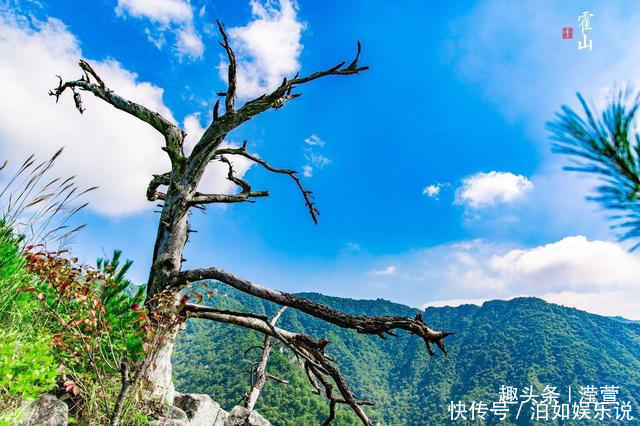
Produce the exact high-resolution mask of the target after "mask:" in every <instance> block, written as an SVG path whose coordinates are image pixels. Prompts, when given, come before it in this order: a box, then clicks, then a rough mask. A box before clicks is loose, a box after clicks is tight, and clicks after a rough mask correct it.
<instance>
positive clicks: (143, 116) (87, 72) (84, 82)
mask: <svg viewBox="0 0 640 426" xmlns="http://www.w3.org/2000/svg"><path fill="white" fill-rule="evenodd" d="M79 66H80V69H81V70H82V71H83V75H82V77H80V78H79V79H78V80H70V81H67V82H63V80H62V77H60V76H58V78H59V79H60V82H59V84H58V87H56V88H55V89H53V90H50V91H49V95H50V96H53V97H55V98H56V102H58V100H59V99H60V96H62V94H63V93H64V92H65V90H67V89H69V90H71V91H72V92H73V100H74V103H75V105H76V109H77V110H78V111H79V112H80V113H81V114H82V113H83V112H84V111H85V109H84V107H83V105H82V98H81V96H80V93H79V92H78V90H81V91H87V92H91V93H93V95H94V96H96V97H97V98H100V99H102V100H103V101H105V102H107V103H109V104H111V105H112V106H113V107H115V108H117V109H119V110H121V111H124V112H126V113H128V114H131V115H133V116H134V117H136V118H138V119H140V120H142V121H144V122H145V123H147V124H149V125H151V126H152V127H153V128H154V129H156V130H157V131H158V132H160V133H161V134H162V135H163V136H164V138H165V142H166V146H165V147H164V148H163V149H164V150H165V151H167V153H168V154H169V157H170V158H171V160H172V161H178V160H180V159H181V158H182V157H183V155H182V141H183V139H184V133H183V132H182V130H180V128H178V126H176V125H175V124H173V123H172V122H171V121H169V120H168V119H166V118H165V117H163V116H162V115H161V114H159V113H157V112H155V111H152V110H150V109H149V108H147V107H145V106H143V105H140V104H138V103H136V102H133V101H130V100H128V99H125V98H123V97H122V96H120V95H117V94H116V93H115V92H114V91H113V90H111V89H109V88H108V87H107V86H106V85H105V83H104V81H102V79H101V78H100V77H99V76H98V73H97V72H96V71H95V70H94V69H93V68H92V67H91V65H90V64H89V63H88V62H87V61H85V60H83V59H81V60H80V62H79ZM92 78H93V79H94V80H96V83H93V82H92V81H91V79H92Z"/></svg>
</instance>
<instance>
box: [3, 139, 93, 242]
mask: <svg viewBox="0 0 640 426" xmlns="http://www.w3.org/2000/svg"><path fill="white" fill-rule="evenodd" d="M62 151H63V148H60V149H59V150H58V151H57V152H56V153H55V154H53V156H52V157H51V158H50V159H48V160H46V161H43V162H37V161H36V158H35V155H30V156H29V157H28V158H27V159H26V160H25V161H24V162H23V163H22V164H21V165H20V167H19V168H18V170H17V171H15V172H14V174H13V176H11V177H10V178H9V179H8V181H7V183H6V184H5V185H4V187H3V188H2V190H0V221H2V223H3V224H4V225H5V227H7V228H9V229H12V230H13V231H14V232H15V233H17V235H18V236H19V242H20V244H21V246H22V247H23V248H24V247H28V246H35V245H39V246H43V247H45V248H48V249H55V250H61V249H63V248H65V247H66V246H67V245H68V244H70V243H71V239H72V237H73V235H74V234H75V233H76V232H78V231H79V230H80V229H82V228H84V227H85V225H84V224H83V225H79V226H75V227H73V226H71V225H70V220H71V218H72V217H73V216H75V215H76V214H77V213H78V212H79V211H81V210H82V209H84V208H85V207H87V205H88V204H89V203H87V202H85V203H79V200H80V198H81V197H82V196H84V195H85V194H87V193H88V192H90V191H94V190H95V189H96V188H97V187H96V186H94V187H91V188H88V189H85V190H80V189H79V187H78V186H77V184H76V183H75V181H74V179H75V176H70V177H67V178H66V179H63V178H60V177H53V178H52V177H51V174H52V173H51V172H52V170H53V167H54V165H55V162H56V160H57V159H58V158H59V157H60V155H61V154H62ZM6 166H7V162H6V161H5V163H4V164H3V165H2V166H0V171H2V170H4V169H5V168H6Z"/></svg>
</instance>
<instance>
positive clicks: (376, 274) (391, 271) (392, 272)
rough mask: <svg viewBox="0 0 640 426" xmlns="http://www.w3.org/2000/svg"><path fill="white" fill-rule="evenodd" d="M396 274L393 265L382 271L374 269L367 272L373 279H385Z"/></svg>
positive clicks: (395, 268)
mask: <svg viewBox="0 0 640 426" xmlns="http://www.w3.org/2000/svg"><path fill="white" fill-rule="evenodd" d="M396 272H398V268H397V267H396V266H395V265H389V266H387V267H386V268H383V269H374V270H372V271H370V272H369V275H371V276H373V277H386V276H389V275H395V274H396Z"/></svg>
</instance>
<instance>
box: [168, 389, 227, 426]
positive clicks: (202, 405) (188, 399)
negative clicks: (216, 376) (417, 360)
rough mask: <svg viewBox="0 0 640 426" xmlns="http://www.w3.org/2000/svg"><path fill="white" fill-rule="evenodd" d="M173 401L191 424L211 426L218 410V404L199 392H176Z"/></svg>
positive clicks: (192, 425)
mask: <svg viewBox="0 0 640 426" xmlns="http://www.w3.org/2000/svg"><path fill="white" fill-rule="evenodd" d="M173 403H174V405H175V406H176V407H178V408H180V409H181V410H183V411H184V412H185V413H186V414H187V417H188V418H189V424H190V425H191V426H213V423H214V422H215V421H216V418H217V416H218V412H219V411H220V404H218V403H217V402H215V401H213V400H212V399H211V397H209V395H205V394H201V393H189V394H180V393H177V394H176V395H175V398H174V400H173Z"/></svg>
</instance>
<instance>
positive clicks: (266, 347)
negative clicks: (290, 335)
mask: <svg viewBox="0 0 640 426" xmlns="http://www.w3.org/2000/svg"><path fill="white" fill-rule="evenodd" d="M285 309H287V307H286V306H283V307H281V308H280V309H279V310H278V312H276V314H275V315H274V316H273V318H271V321H270V322H269V323H270V324H271V325H272V326H275V325H276V322H278V319H279V318H280V316H281V315H282V313H283V312H284V310H285ZM271 348H272V344H271V336H269V335H265V337H264V343H263V345H262V355H261V356H260V361H259V362H258V365H257V366H256V368H255V375H256V379H255V382H254V383H253V386H252V387H251V390H250V391H249V396H248V397H247V401H246V403H245V407H246V408H247V409H248V410H249V411H253V407H255V405H256V402H257V401H258V397H259V396H260V392H262V388H263V387H264V384H265V382H266V381H267V362H269V355H270V354H271ZM273 377H275V376H273ZM275 379H277V380H278V381H280V382H282V379H278V378H275ZM275 379H274V380H275Z"/></svg>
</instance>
